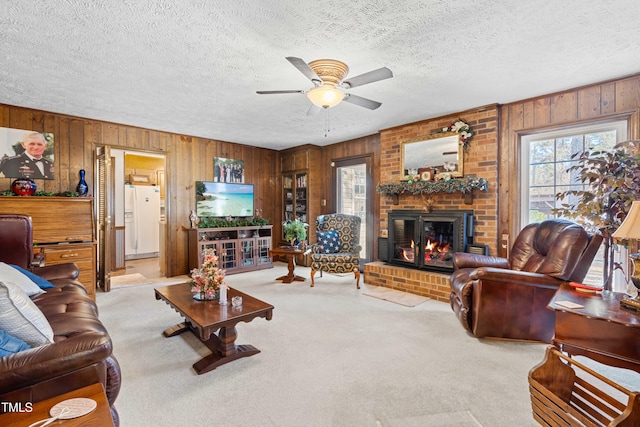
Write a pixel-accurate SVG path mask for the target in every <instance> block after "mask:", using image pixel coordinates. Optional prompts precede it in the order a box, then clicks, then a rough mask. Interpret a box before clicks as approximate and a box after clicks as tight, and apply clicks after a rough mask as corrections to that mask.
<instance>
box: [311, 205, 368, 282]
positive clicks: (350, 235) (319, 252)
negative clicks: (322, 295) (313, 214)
mask: <svg viewBox="0 0 640 427" xmlns="http://www.w3.org/2000/svg"><path fill="white" fill-rule="evenodd" d="M360 222H361V220H360V217H359V216H355V215H346V214H328V215H320V216H319V217H318V218H316V236H317V238H318V242H317V243H315V244H313V245H311V286H314V285H315V281H314V276H315V274H316V272H317V271H319V272H320V277H322V272H323V271H326V272H327V273H349V272H353V273H354V274H355V276H356V287H357V288H358V289H360V250H361V249H362V247H361V246H360Z"/></svg>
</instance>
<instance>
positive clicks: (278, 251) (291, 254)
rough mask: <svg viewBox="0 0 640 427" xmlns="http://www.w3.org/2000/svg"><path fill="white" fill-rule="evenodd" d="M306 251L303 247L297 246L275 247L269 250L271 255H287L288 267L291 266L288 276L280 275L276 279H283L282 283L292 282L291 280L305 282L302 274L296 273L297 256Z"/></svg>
mask: <svg viewBox="0 0 640 427" xmlns="http://www.w3.org/2000/svg"><path fill="white" fill-rule="evenodd" d="M303 253H304V251H303V250H302V249H295V248H273V249H270V250H269V256H270V257H273V256H274V255H282V256H285V257H287V267H288V268H289V274H287V275H286V276H280V277H278V278H277V279H276V280H282V283H291V282H294V281H296V282H304V281H305V280H306V279H305V278H304V277H302V276H296V274H295V273H294V271H295V269H296V256H297V255H301V254H303Z"/></svg>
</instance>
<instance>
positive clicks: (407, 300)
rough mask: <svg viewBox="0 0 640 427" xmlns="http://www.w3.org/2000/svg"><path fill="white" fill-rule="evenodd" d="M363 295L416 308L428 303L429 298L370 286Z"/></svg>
mask: <svg viewBox="0 0 640 427" xmlns="http://www.w3.org/2000/svg"><path fill="white" fill-rule="evenodd" d="M362 294H363V295H367V296H370V297H373V298H378V299H381V300H385V301H389V302H394V303H396V304H400V305H405V306H407V307H415V306H416V305H419V304H422V303H423V302H425V301H428V300H429V298H426V297H422V296H420V295H414V294H410V293H408V292H401V291H398V290H396V289H390V288H385V287H383V286H369V287H368V289H367V290H365V291H364V292H363V293H362Z"/></svg>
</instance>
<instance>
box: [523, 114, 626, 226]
mask: <svg viewBox="0 0 640 427" xmlns="http://www.w3.org/2000/svg"><path fill="white" fill-rule="evenodd" d="M611 130H615V131H616V143H620V142H623V141H626V140H627V139H628V136H629V118H620V117H616V118H615V119H612V120H608V121H602V122H598V123H584V124H579V125H575V126H571V127H563V128H559V129H552V130H542V131H539V132H531V133H527V134H524V135H521V136H520V144H519V145H520V164H521V165H522V167H521V168H520V185H519V188H520V200H519V202H520V218H519V220H520V228H523V227H525V226H526V225H528V224H529V223H530V221H529V194H530V183H529V172H530V171H529V167H530V163H529V153H530V149H529V148H530V144H531V142H534V141H538V140H545V139H557V138H564V137H567V136H574V135H577V134H581V135H585V134H589V133H596V132H606V131H611ZM554 150H555V148H554ZM553 163H560V162H553Z"/></svg>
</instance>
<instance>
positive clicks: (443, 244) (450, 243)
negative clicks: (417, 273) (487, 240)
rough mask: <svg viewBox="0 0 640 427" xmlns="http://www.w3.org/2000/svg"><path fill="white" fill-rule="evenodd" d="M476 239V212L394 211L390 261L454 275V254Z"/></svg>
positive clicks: (390, 228)
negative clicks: (474, 219)
mask: <svg viewBox="0 0 640 427" xmlns="http://www.w3.org/2000/svg"><path fill="white" fill-rule="evenodd" d="M472 239H473V211H471V210H441V211H433V212H431V213H425V212H422V211H411V210H401V211H391V212H390V213H389V242H388V249H387V250H388V257H387V260H388V261H389V262H390V263H391V264H395V265H402V266H405V267H412V268H418V269H422V270H432V271H443V272H451V271H453V254H454V253H455V252H462V251H464V250H465V248H466V245H467V244H470V243H472Z"/></svg>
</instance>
